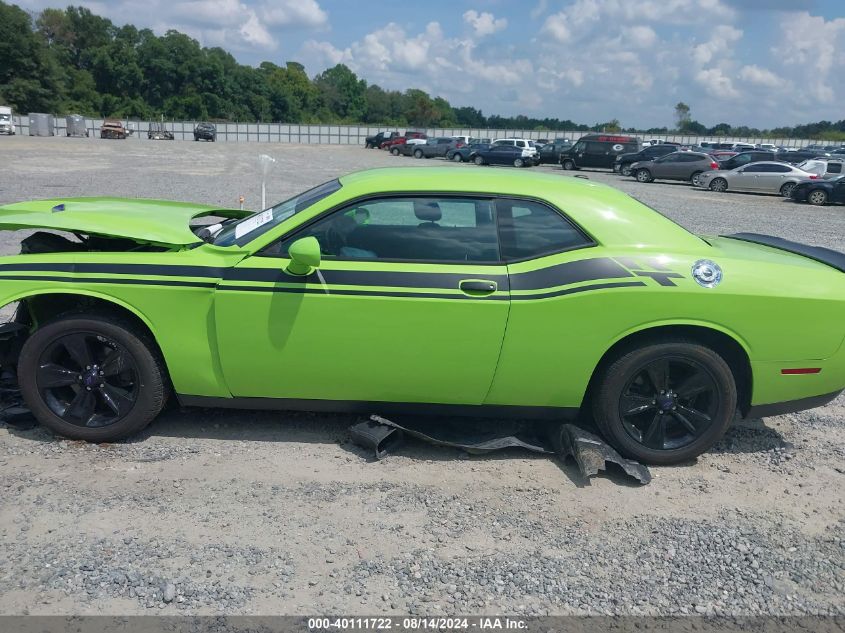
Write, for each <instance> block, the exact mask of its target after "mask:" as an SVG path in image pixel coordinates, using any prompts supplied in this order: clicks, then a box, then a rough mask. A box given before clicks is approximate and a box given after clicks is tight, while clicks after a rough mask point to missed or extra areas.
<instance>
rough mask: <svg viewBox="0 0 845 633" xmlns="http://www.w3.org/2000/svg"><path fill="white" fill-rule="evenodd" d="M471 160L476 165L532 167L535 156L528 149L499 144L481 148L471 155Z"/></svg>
mask: <svg viewBox="0 0 845 633" xmlns="http://www.w3.org/2000/svg"><path fill="white" fill-rule="evenodd" d="M470 160H472V162H474V163H475V164H476V165H513V166H514V167H530V166H531V165H533V164H534V155H533V154H532V153H531V150H529V149H528V148H527V147H517V146H516V145H508V144H506V143H499V144H498V145H495V144H491V145H489V146H487V147H486V148H480V149H477V150H475V151H474V152H473V153H472V154H470Z"/></svg>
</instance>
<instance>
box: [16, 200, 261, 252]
mask: <svg viewBox="0 0 845 633" xmlns="http://www.w3.org/2000/svg"><path fill="white" fill-rule="evenodd" d="M251 213H252V212H251V211H245V210H240V209H219V208H218V207H213V206H210V205H206V204H195V203H192V202H171V201H168V200H146V199H129V198H107V197H103V198H55V199H52V200H33V201H31V202H17V203H15V204H8V205H5V206H0V230H3V229H6V230H13V231H14V230H18V229H51V230H55V231H68V232H72V233H84V234H88V235H102V236H108V237H119V238H126V239H130V240H135V241H137V242H146V243H150V244H156V245H167V246H170V245H172V246H180V245H186V244H194V243H196V242H198V241H200V240H199V238H198V237H197V236H196V235H195V234H194V233H193V231H191V229H190V228H189V223H190V221H191V220H192V219H194V218H198V217H201V216H205V215H215V216H221V217H226V218H240V217H244V216H247V215H250V214H251Z"/></svg>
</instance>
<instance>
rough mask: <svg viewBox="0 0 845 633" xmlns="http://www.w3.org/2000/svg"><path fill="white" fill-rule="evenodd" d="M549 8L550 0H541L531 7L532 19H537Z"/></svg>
mask: <svg viewBox="0 0 845 633" xmlns="http://www.w3.org/2000/svg"><path fill="white" fill-rule="evenodd" d="M548 9H549V0H539V2H538V3H537V6H535V7H534V8H533V9H531V13H530V14H529V15H530V16H531V19H532V20H536V19H537V18H539V17H540V16H541V15H543V14H544V13H545V12H546V11H547V10H548Z"/></svg>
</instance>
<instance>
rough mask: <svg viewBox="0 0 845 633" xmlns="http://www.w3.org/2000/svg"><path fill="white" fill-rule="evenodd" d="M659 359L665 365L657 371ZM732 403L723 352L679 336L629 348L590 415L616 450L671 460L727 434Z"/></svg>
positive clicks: (600, 386) (611, 368) (611, 367)
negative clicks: (674, 338)
mask: <svg viewBox="0 0 845 633" xmlns="http://www.w3.org/2000/svg"><path fill="white" fill-rule="evenodd" d="M664 366H665V367H666V368H667V371H665V372H662V371H660V368H661V367H664ZM662 376H668V379H666V380H664V379H663V378H662ZM655 379H656V380H657V382H662V383H663V384H661V385H658V386H657V387H660V388H662V389H664V391H665V393H664V391H661V390H659V389H658V388H656V386H655V385H654V384H653V383H654V380H655ZM666 387H668V389H666ZM675 390H677V392H676V391H675ZM679 392H680V393H681V394H685V395H679ZM690 394H691V395H690ZM736 403H737V389H736V382H735V380H734V376H733V373H732V372H731V369H730V367H729V366H728V364H727V363H726V362H725V360H724V359H723V358H722V357H721V356H719V354H717V353H716V352H715V351H713V350H712V349H710V348H708V347H704V346H703V345H700V344H699V343H697V342H695V341H692V340H684V339H677V340H675V341H664V342H660V343H651V344H646V345H643V346H642V347H638V348H636V349H633V350H628V351H627V352H623V353H622V354H621V355H620V356H618V357H617V358H616V359H615V360H614V361H613V362H611V363H610V364H608V365H607V366H606V368H605V369H604V371H603V372H602V373H601V375H600V377H599V381H598V383H597V387H596V389H595V392H594V394H593V415H594V418H595V421H596V424H597V426H598V427H599V429H600V430H601V432H602V433H603V434H604V436H605V439H607V441H608V442H610V443H611V444H612V445H613V446H614V447H615V448H616V449H617V450H618V451H619V452H620V453H621V454H623V455H625V456H627V457H629V458H631V459H636V460H638V461H641V462H644V463H648V464H676V463H679V462H684V461H687V460H690V459H692V458H694V457H697V456H698V455H701V454H702V453H704V452H705V451H707V450H709V449H710V448H711V447H712V446H713V444H715V443H716V441H718V440H719V438H721V437H722V435H724V433H725V431H726V430H727V428H728V426H730V424H731V421H732V420H733V417H734V413H735V411H736Z"/></svg>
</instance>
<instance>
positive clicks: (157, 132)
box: [147, 121, 173, 141]
mask: <svg viewBox="0 0 845 633" xmlns="http://www.w3.org/2000/svg"><path fill="white" fill-rule="evenodd" d="M147 138H148V139H149V140H151V141H172V140H173V132H171V131H170V130H168V129H167V128H165V127H164V123H162V122H160V121H151V122H150V124H149V127H148V128H147Z"/></svg>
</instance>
